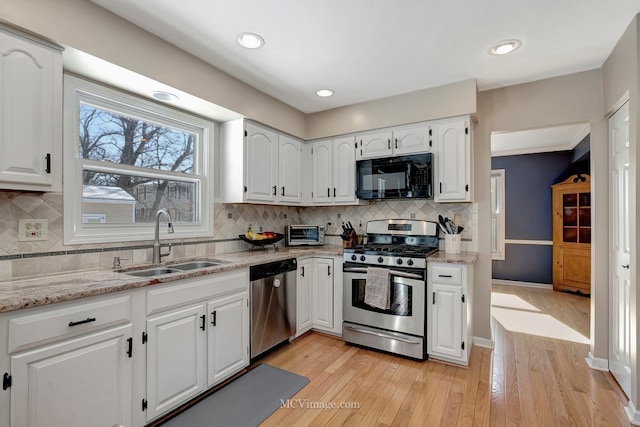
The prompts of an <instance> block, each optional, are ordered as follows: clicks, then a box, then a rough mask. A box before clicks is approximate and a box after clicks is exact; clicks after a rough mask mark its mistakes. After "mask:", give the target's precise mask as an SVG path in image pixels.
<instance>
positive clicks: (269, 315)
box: [249, 258, 298, 359]
mask: <svg viewBox="0 0 640 427" xmlns="http://www.w3.org/2000/svg"><path fill="white" fill-rule="evenodd" d="M297 268H298V264H297V262H296V259H295V258H290V259H286V260H283V261H276V262H270V263H268V264H260V265H256V266H253V267H251V268H250V269H249V274H250V280H251V358H252V359H253V358H255V357H257V356H259V355H261V354H262V353H264V352H265V351H267V350H269V349H271V348H273V347H275V346H276V345H278V344H280V343H282V342H284V341H286V340H288V339H289V337H291V336H292V335H294V334H295V332H296V270H297Z"/></svg>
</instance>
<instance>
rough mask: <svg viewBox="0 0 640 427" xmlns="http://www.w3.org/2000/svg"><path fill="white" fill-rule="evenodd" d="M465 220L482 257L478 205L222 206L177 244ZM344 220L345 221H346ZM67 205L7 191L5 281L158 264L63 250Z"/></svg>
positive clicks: (142, 245)
mask: <svg viewBox="0 0 640 427" xmlns="http://www.w3.org/2000/svg"><path fill="white" fill-rule="evenodd" d="M455 213H460V214H461V216H462V225H463V226H464V227H465V230H464V232H463V234H462V238H463V250H469V251H477V246H478V245H477V228H478V227H477V204H475V203H473V204H469V203H450V204H438V203H434V202H432V201H429V200H399V201H385V202H375V203H370V204H365V205H360V206H329V207H290V206H270V205H251V204H222V203H216V204H215V207H214V227H215V231H214V233H215V234H214V236H203V237H202V238H200V239H198V238H191V239H178V240H172V241H171V242H172V244H173V247H172V255H171V256H170V257H168V259H171V257H174V258H183V257H196V256H213V255H215V254H220V253H225V252H234V251H238V250H244V249H247V246H248V245H247V244H246V243H244V242H242V241H240V240H239V239H238V234H242V233H244V230H246V228H247V226H249V225H252V227H253V228H254V230H256V231H259V229H260V227H262V229H263V230H264V231H277V232H282V231H283V230H284V227H285V225H287V224H324V225H327V234H328V238H327V243H328V244H340V243H341V241H340V238H339V237H338V235H339V234H340V232H341V228H340V224H341V223H342V221H351V223H352V224H353V225H354V226H355V227H356V228H357V227H358V226H359V224H362V227H363V229H364V227H365V226H366V222H367V221H369V220H372V219H385V218H403V219H409V218H411V217H412V216H413V217H414V218H416V219H426V220H431V221H437V218H438V215H439V214H441V215H443V216H448V217H449V218H452V217H453V215H454V214H455ZM338 217H339V218H338ZM26 218H38V219H46V220H47V222H48V227H49V235H48V239H47V240H46V241H34V242H19V241H18V220H19V219H26ZM62 227H63V204H62V194H61V193H31V192H20V191H0V280H7V279H12V278H19V277H25V276H32V275H40V274H50V273H58V272H66V271H75V270H84V269H89V268H98V267H109V266H111V263H112V261H113V257H114V256H120V257H121V258H122V259H123V263H122V265H123V266H126V265H127V263H131V262H133V263H142V262H150V261H151V246H150V245H151V243H152V241H151V240H149V241H144V242H123V243H122V244H113V243H111V244H85V245H65V244H64V242H63V234H62Z"/></svg>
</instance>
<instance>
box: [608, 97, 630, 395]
mask: <svg viewBox="0 0 640 427" xmlns="http://www.w3.org/2000/svg"><path fill="white" fill-rule="evenodd" d="M609 156H610V159H609V160H610V170H611V191H610V193H609V198H610V199H609V205H610V206H611V213H610V218H611V223H610V230H611V233H610V235H611V237H610V243H609V245H610V260H611V261H610V271H611V274H610V279H609V281H610V283H609V306H610V307H609V310H610V320H609V321H610V324H609V337H610V338H609V341H610V346H609V370H610V371H611V373H612V374H613V376H614V377H615V379H616V380H617V381H618V383H619V384H620V386H621V387H622V389H623V390H624V392H625V393H626V394H627V396H631V365H630V359H629V355H630V351H631V348H630V343H631V340H630V337H631V335H630V329H629V328H630V325H631V319H630V316H629V297H630V285H631V279H630V273H629V261H630V252H631V246H630V244H629V190H630V189H629V103H628V102H627V103H626V104H624V105H623V106H622V107H621V108H620V109H619V110H618V111H617V112H616V113H615V114H614V115H613V116H612V117H611V118H610V119H609Z"/></svg>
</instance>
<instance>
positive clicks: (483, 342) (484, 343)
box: [473, 337, 494, 349]
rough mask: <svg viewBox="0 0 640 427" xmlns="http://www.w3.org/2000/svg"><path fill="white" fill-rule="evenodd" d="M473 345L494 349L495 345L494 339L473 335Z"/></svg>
mask: <svg viewBox="0 0 640 427" xmlns="http://www.w3.org/2000/svg"><path fill="white" fill-rule="evenodd" d="M473 345H477V346H478V347H485V348H491V349H492V348H493V347H494V341H493V340H488V339H486V338H480V337H473Z"/></svg>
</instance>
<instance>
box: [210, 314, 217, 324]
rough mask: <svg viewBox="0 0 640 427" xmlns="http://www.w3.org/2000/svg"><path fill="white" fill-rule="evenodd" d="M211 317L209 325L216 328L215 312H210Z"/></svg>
mask: <svg viewBox="0 0 640 427" xmlns="http://www.w3.org/2000/svg"><path fill="white" fill-rule="evenodd" d="M211 316H213V318H212V320H211V324H212V325H213V326H216V311H215V310H213V311H212V312H211Z"/></svg>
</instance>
